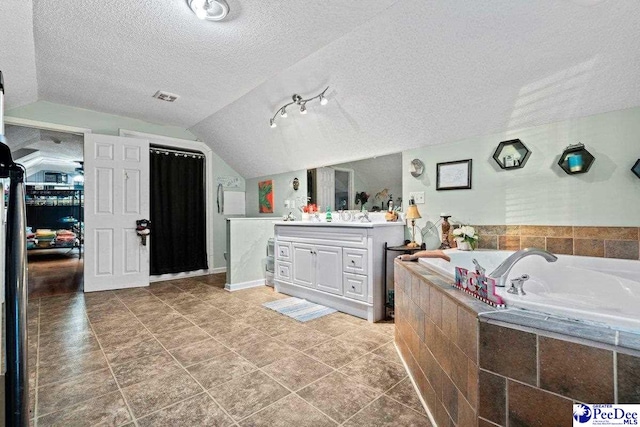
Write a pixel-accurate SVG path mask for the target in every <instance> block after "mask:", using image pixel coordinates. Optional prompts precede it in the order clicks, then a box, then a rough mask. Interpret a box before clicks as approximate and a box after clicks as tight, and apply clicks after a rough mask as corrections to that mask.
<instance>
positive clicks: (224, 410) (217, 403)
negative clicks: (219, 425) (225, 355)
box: [107, 295, 237, 426]
mask: <svg viewBox="0 0 640 427" xmlns="http://www.w3.org/2000/svg"><path fill="white" fill-rule="evenodd" d="M154 296H155V295H154ZM118 298H120V297H119V296H118ZM156 298H157V297H156ZM158 299H160V298H158ZM122 302H123V303H124V304H125V306H126V303H125V302H124V301H122ZM163 302H164V301H163ZM165 304H166V303H165ZM166 305H167V306H169V305H168V304H166ZM127 309H128V310H129V311H131V309H130V308H129V307H128V306H127ZM131 314H133V316H134V317H135V318H136V319H137V320H138V321H139V322H140V323H142V321H141V320H140V318H138V316H137V315H136V314H135V313H133V311H131ZM180 316H182V317H184V316H183V315H182V314H180ZM185 319H186V320H187V321H189V322H191V323H193V322H192V321H191V320H189V319H187V318H186V317H185ZM193 324H194V325H195V323H193ZM142 326H143V327H144V328H145V329H146V330H147V331H148V332H149V333H150V334H151V336H153V337H154V339H155V340H156V341H157V342H158V343H159V344H160V346H162V348H163V349H164V350H165V351H166V352H167V353H169V355H170V356H171V357H172V358H173V359H174V360H175V361H176V363H177V364H178V367H179V368H180V369H182V370H183V371H184V372H186V374H187V375H188V376H189V377H190V378H191V379H193V381H195V382H196V384H198V386H200V388H202V390H203V391H204V392H205V393H207V395H208V396H209V397H210V398H211V399H212V400H213V401H214V403H215V404H216V405H218V407H219V408H220V409H221V410H222V411H223V412H224V413H225V414H226V415H227V416H228V417H229V418H230V419H231V420H232V421H234V424H235V425H237V423H236V422H235V419H234V418H233V417H232V416H231V415H230V414H229V413H228V412H227V410H226V409H225V408H223V407H222V405H221V404H220V403H219V402H218V401H217V400H216V399H214V398H213V396H211V394H209V393H208V391H207V389H206V388H205V387H204V386H203V385H202V384H201V383H200V382H199V381H198V380H197V379H196V378H195V377H194V376H193V375H191V373H190V372H189V371H188V370H187V368H185V367H184V366H183V365H182V363H180V361H179V360H178V359H177V358H176V357H175V356H174V355H173V354H171V352H170V351H169V350H167V349H166V347H165V346H164V345H163V344H162V343H161V342H160V340H158V338H157V337H156V336H155V335H154V334H153V333H152V332H151V331H150V330H149V328H147V326H146V325H145V324H144V323H142ZM195 326H198V325H195ZM205 333H206V331H205ZM211 338H213V337H211ZM214 339H215V338H214ZM216 341H217V340H216ZM223 346H224V344H223ZM225 347H226V346H225ZM107 363H109V362H108V361H107ZM116 382H117V380H116ZM198 394H200V393H198ZM123 395H124V393H123ZM196 395H197V394H196ZM194 396H195V395H192V396H189V397H187V398H185V399H184V400H182V401H180V402H184V401H186V400H189V399H191V398H193V397H194ZM180 402H173V403H172V404H171V405H167V406H165V407H163V408H159V409H158V411H157V412H159V411H161V410H163V409H166V408H169V407H170V406H173V405H174V404H175V403H180ZM147 415H149V414H145V415H143V416H142V417H140V418H144V417H146V416H147ZM132 416H133V417H134V418H135V415H134V414H133V412H132ZM135 419H136V420H137V418H135ZM137 425H138V424H137V421H136V426H137Z"/></svg>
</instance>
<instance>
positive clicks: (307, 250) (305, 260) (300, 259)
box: [291, 243, 315, 288]
mask: <svg viewBox="0 0 640 427" xmlns="http://www.w3.org/2000/svg"><path fill="white" fill-rule="evenodd" d="M291 252H292V253H293V278H292V281H293V283H295V284H296V285H302V286H307V287H310V288H312V287H314V285H313V279H314V277H313V276H314V273H315V265H314V261H315V255H314V252H315V250H314V247H313V246H311V245H305V244H303V243H294V244H293V245H292V250H291Z"/></svg>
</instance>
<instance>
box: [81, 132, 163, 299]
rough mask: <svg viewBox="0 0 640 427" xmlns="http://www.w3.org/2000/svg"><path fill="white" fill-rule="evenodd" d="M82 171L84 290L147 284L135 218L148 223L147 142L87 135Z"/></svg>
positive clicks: (144, 249)
mask: <svg viewBox="0 0 640 427" xmlns="http://www.w3.org/2000/svg"><path fill="white" fill-rule="evenodd" d="M84 171H85V182H84V186H85V209H84V212H85V215H84V218H85V235H84V245H85V261H84V290H85V291H86V292H91V291H102V290H107V289H121V288H131V287H137V286H148V285H149V246H143V245H142V243H141V240H140V238H139V237H138V235H137V234H136V220H138V219H149V141H148V140H144V139H135V138H123V137H119V136H111V135H97V134H85V136H84ZM152 225H153V224H152ZM152 238H153V237H150V238H149V239H148V240H147V243H148V242H149V240H151V239H152Z"/></svg>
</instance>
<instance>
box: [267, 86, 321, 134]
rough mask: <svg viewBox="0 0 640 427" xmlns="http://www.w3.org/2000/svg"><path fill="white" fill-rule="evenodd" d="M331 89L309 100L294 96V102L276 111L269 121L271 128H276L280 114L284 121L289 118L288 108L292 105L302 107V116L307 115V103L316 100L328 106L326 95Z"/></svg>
mask: <svg viewBox="0 0 640 427" xmlns="http://www.w3.org/2000/svg"><path fill="white" fill-rule="evenodd" d="M328 89H329V86H327V87H326V88H325V90H323V91H322V92H320V93H319V94H318V95H316V96H313V97H311V98H309V99H303V98H302V97H301V96H300V95H298V94H293V96H292V97H291V99H292V100H293V101H291V102H289V103H288V104H285V105H283V106H282V107H280V108H278V111H276V113H275V114H274V115H273V117H272V118H271V119H270V120H269V126H271V127H272V128H274V127H276V118H277V117H278V113H280V117H282V118H283V119H284V118H286V117H287V107H288V106H290V105H294V104H295V105H299V106H300V114H307V102H309V101H313V100H314V99H320V105H327V102H328V100H327V98H326V97H325V93H326V92H327V90H328Z"/></svg>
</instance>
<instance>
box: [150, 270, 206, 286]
mask: <svg viewBox="0 0 640 427" xmlns="http://www.w3.org/2000/svg"><path fill="white" fill-rule="evenodd" d="M212 273H213V270H211V269H209V270H196V271H186V272H184V273H168V274H158V275H155V276H149V282H151V283H153V282H164V281H166V280H176V279H186V278H189V277H198V276H206V275H208V274H212Z"/></svg>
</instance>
